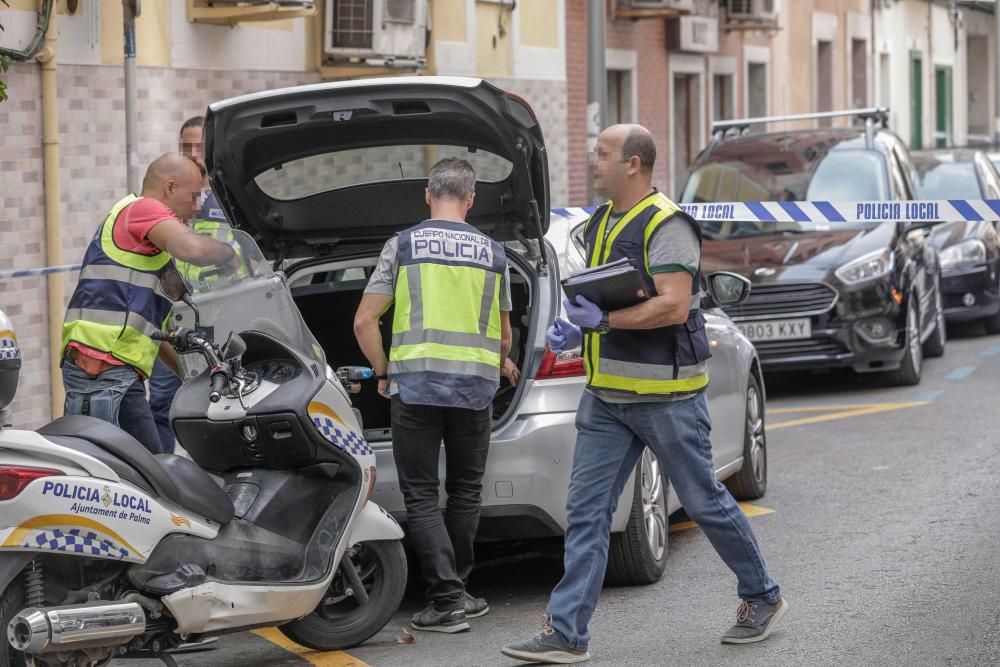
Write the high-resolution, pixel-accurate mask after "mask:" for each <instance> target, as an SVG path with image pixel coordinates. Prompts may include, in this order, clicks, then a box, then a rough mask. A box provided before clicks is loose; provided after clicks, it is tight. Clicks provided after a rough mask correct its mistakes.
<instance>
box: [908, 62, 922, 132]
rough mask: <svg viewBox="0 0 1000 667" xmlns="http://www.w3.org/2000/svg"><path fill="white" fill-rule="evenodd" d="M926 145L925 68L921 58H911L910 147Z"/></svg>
mask: <svg viewBox="0 0 1000 667" xmlns="http://www.w3.org/2000/svg"><path fill="white" fill-rule="evenodd" d="M923 147H924V68H923V62H921V60H920V58H912V59H911V60H910V148H912V149H914V150H920V149H921V148H923Z"/></svg>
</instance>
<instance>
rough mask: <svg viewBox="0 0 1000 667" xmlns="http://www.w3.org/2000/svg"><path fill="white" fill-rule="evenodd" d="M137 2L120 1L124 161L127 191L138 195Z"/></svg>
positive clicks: (134, 0) (130, 0)
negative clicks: (123, 69) (123, 75)
mask: <svg viewBox="0 0 1000 667" xmlns="http://www.w3.org/2000/svg"><path fill="white" fill-rule="evenodd" d="M139 11H140V10H139V0H122V16H123V19H124V28H125V161H126V170H127V173H128V191H129V192H131V193H133V194H136V195H138V194H139V116H138V110H137V109H136V97H135V95H136V94H135V17H136V16H138V15H139Z"/></svg>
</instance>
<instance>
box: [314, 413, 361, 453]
mask: <svg viewBox="0 0 1000 667" xmlns="http://www.w3.org/2000/svg"><path fill="white" fill-rule="evenodd" d="M309 416H310V417H311V418H312V421H313V424H315V425H316V428H317V429H319V432H320V434H321V435H322V436H323V437H324V438H325V439H326V440H329V441H330V442H332V443H333V444H334V445H336V446H337V447H339V448H340V449H343V450H344V451H345V452H348V453H349V454H353V455H354V456H365V455H368V454H372V453H374V452H372V448H371V447H369V446H368V443H367V442H366V441H365V439H364V438H362V437H361V436H360V435H358V434H357V433H355V432H354V431H346V432H345V431H344V430H342V429H341V427H340V424H338V423H337V422H335V421H333V420H332V419H330V418H329V417H327V416H326V415H318V414H313V415H309Z"/></svg>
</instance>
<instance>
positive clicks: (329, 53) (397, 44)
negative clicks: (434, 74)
mask: <svg viewBox="0 0 1000 667" xmlns="http://www.w3.org/2000/svg"><path fill="white" fill-rule="evenodd" d="M427 14H428V10H427V0H328V2H327V3H326V17H325V19H326V37H325V41H324V47H323V51H324V54H325V56H326V58H327V60H332V61H335V62H336V61H350V62H356V63H364V64H370V65H378V66H386V67H423V66H424V65H426V64H427V52H426V46H427Z"/></svg>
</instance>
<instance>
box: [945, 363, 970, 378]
mask: <svg viewBox="0 0 1000 667" xmlns="http://www.w3.org/2000/svg"><path fill="white" fill-rule="evenodd" d="M976 368H977V366H959V367H958V368H954V369H952V371H951V372H950V373H948V374H947V375H945V376H944V379H945V380H964V379H965V378H967V377H969V376H970V375H972V373H973V371H975V370H976Z"/></svg>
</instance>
